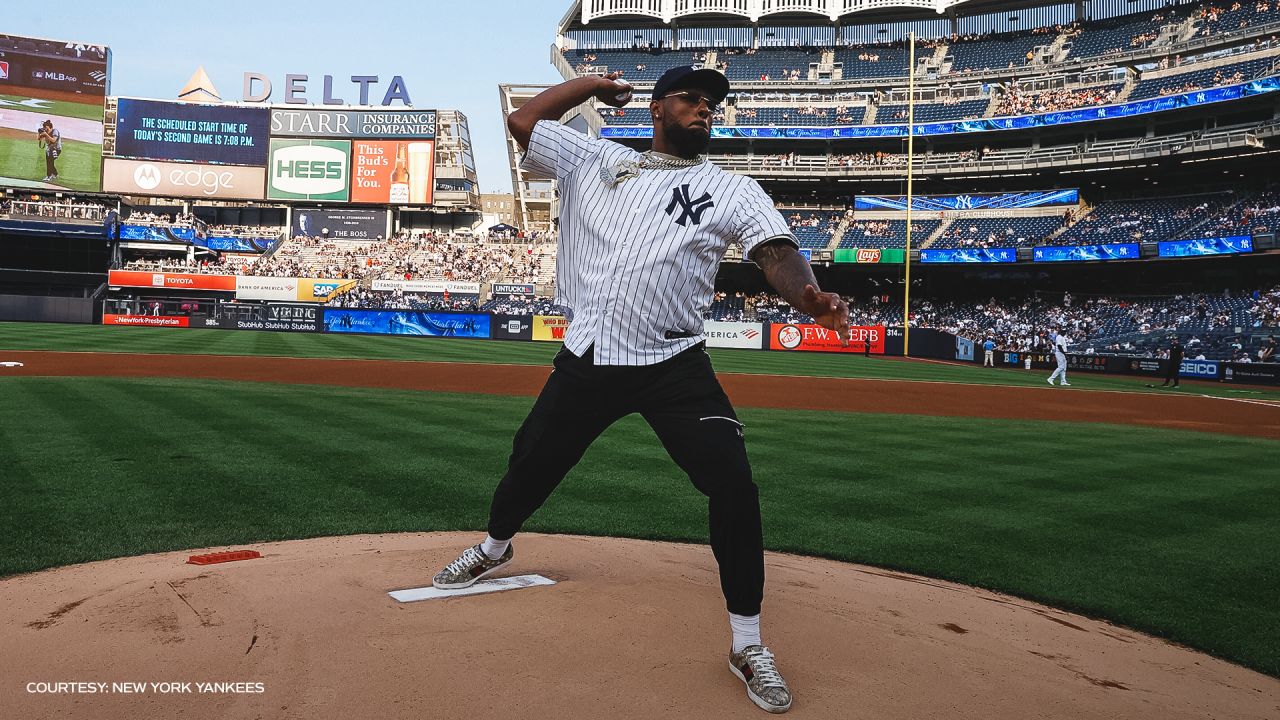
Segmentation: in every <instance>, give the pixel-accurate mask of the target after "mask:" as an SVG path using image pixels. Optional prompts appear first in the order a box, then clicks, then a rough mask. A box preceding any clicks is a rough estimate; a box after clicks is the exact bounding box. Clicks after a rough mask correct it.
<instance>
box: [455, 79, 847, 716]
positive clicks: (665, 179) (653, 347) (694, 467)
mask: <svg viewBox="0 0 1280 720" xmlns="http://www.w3.org/2000/svg"><path fill="white" fill-rule="evenodd" d="M728 93H729V81H728V80H727V79H726V78H725V77H724V75H722V74H720V73H719V72H717V71H715V70H712V69H709V68H700V67H698V66H682V67H677V68H673V69H672V70H669V71H668V72H666V73H665V74H663V76H662V77H661V78H659V80H658V82H657V83H656V84H655V85H654V90H653V100H652V101H651V102H650V103H649V112H650V114H651V116H652V119H653V149H652V150H650V151H648V152H645V153H639V152H636V151H634V150H632V149H630V148H627V147H625V146H622V145H619V144H616V143H612V142H609V141H605V140H600V139H592V138H589V137H587V136H585V135H583V134H581V133H579V132H577V131H575V130H572V129H570V128H568V127H565V126H564V125H561V124H560V123H559V122H557V120H558V118H560V117H562V116H563V115H564V114H565V113H567V112H569V111H570V110H572V109H573V108H575V107H577V106H578V105H580V104H582V103H584V102H588V101H590V100H592V99H593V98H594V99H596V100H598V101H600V102H603V103H605V104H606V105H610V106H613V107H622V106H624V105H626V104H627V103H628V102H629V101H630V100H631V88H630V86H629V85H626V84H625V83H623V82H621V81H619V80H617V74H616V73H612V74H609V75H605V76H603V77H601V76H591V77H580V78H575V79H573V80H570V81H568V82H565V83H562V84H560V85H557V86H555V87H553V88H550V89H548V90H546V91H544V92H543V93H541V94H540V95H538V96H537V97H535V98H533V99H532V100H530V101H529V102H528V103H527V104H525V105H524V106H523V107H521V108H520V109H519V110H517V111H515V112H514V113H512V114H511V115H510V117H509V119H508V121H507V126H508V128H509V129H510V130H511V134H512V136H513V137H514V138H515V139H516V141H517V142H518V143H520V146H521V147H522V148H525V149H526V154H525V158H524V161H523V163H522V167H523V168H524V169H525V170H527V171H530V172H532V173H535V174H538V175H543V176H545V177H549V178H554V179H555V180H556V181H557V183H558V187H559V191H560V204H561V208H560V218H559V223H560V237H559V240H558V243H559V244H558V247H557V252H558V256H557V262H556V302H557V303H558V304H559V305H561V306H562V307H564V308H565V312H566V315H567V316H568V318H569V320H570V325H569V329H568V332H567V333H566V335H565V342H564V348H563V349H561V350H560V352H559V354H557V355H556V358H555V360H554V367H555V370H554V371H553V372H552V373H551V377H550V378H548V380H547V384H546V386H545V387H544V388H543V389H542V393H541V394H540V395H539V396H538V399H537V401H536V402H535V403H534V406H533V409H532V411H530V413H529V416H528V418H526V420H525V421H524V424H523V425H522V426H521V427H520V430H519V431H518V432H517V433H516V436H515V440H514V442H513V447H512V452H511V458H510V461H509V465H508V469H507V473H506V475H505V476H504V477H503V478H502V481H501V482H500V483H499V484H498V487H497V490H496V491H495V492H494V496H493V501H492V504H491V506H490V510H489V527H488V531H489V533H488V537H486V538H485V540H484V542H482V543H480V544H478V545H475V546H473V547H471V548H468V549H467V550H466V551H465V552H463V553H462V555H461V556H460V557H459V558H458V559H457V560H455V561H453V562H452V563H450V564H449V565H448V566H447V567H445V568H444V570H442V571H441V572H440V573H439V574H437V575H436V576H435V579H434V584H435V586H436V587H439V588H462V587H467V586H469V585H471V584H472V583H474V582H475V581H476V580H478V579H480V578H482V577H485V576H487V575H489V574H490V573H492V572H494V571H496V570H498V569H499V568H501V567H503V566H505V565H506V564H507V563H509V562H510V561H511V558H512V548H511V538H512V536H513V535H515V534H516V532H517V531H519V529H520V527H521V525H523V524H524V522H525V520H527V519H528V518H529V517H530V516H531V515H532V514H533V513H534V511H536V510H537V509H538V507H539V506H541V505H542V503H543V502H544V501H545V500H546V499H547V497H548V496H549V495H550V494H551V492H552V491H553V490H555V488H556V485H557V484H559V482H560V481H561V479H563V478H564V476H565V475H566V474H567V473H568V472H569V470H570V469H571V468H572V467H573V466H574V465H576V464H577V462H578V460H579V459H581V457H582V454H583V453H584V452H585V451H586V449H587V447H588V446H589V445H590V444H591V443H592V441H594V440H595V439H596V437H598V436H599V435H600V433H602V432H604V430H605V429H606V428H607V427H609V426H610V425H611V424H613V423H614V422H615V421H616V420H618V419H619V418H621V417H623V416H625V415H629V414H631V413H640V415H641V416H643V417H644V419H645V420H646V421H647V422H648V423H649V425H650V426H651V427H652V428H653V429H654V431H655V433H656V434H657V435H658V438H659V439H660V440H661V442H662V444H663V446H664V447H665V448H666V450H667V452H668V453H669V454H670V455H671V457H672V459H673V460H675V462H676V464H677V465H679V466H680V468H681V469H682V470H684V471H685V472H686V473H687V474H688V475H689V479H690V480H691V481H692V482H693V484H694V486H695V487H697V488H698V490H700V491H701V492H702V493H703V494H705V495H706V496H707V497H708V499H709V517H710V529H711V547H712V551H713V553H714V555H715V558H716V561H717V563H718V564H719V567H720V587H721V590H722V592H723V593H724V596H725V601H726V605H727V607H728V611H729V621H730V628H731V630H732V634H733V645H732V647H731V650H730V654H729V666H730V669H731V670H732V672H733V673H734V674H735V675H737V676H738V678H739V679H741V680H743V682H744V683H745V684H746V686H747V694H748V697H750V698H751V700H752V701H753V702H754V703H755V704H756V705H758V706H760V707H761V708H763V709H765V710H768V711H770V712H785V711H786V710H787V709H789V708H790V707H791V691H790V689H789V688H788V687H787V684H786V682H785V681H784V680H783V678H782V675H781V674H779V672H778V669H777V666H776V664H775V661H774V656H773V653H772V652H771V651H770V650H769V649H768V648H767V647H765V646H764V644H763V643H762V642H761V639H760V604H761V601H762V599H763V596H764V546H763V538H762V535H761V523H760V502H759V499H758V494H757V488H756V484H755V482H754V481H753V479H752V475H751V467H750V465H749V463H748V462H747V453H746V445H745V440H744V436H743V426H742V423H740V422H739V421H738V417H737V415H736V413H735V412H734V410H733V406H732V405H730V403H729V399H728V398H727V397H726V396H725V394H724V391H723V390H722V389H721V387H720V383H719V382H718V381H717V380H716V376H715V373H714V372H713V370H712V368H711V361H710V358H709V357H708V355H707V353H706V351H705V349H704V347H705V341H704V339H703V335H702V330H703V326H702V322H703V321H702V311H703V310H704V309H705V308H707V307H709V306H710V304H711V298H712V290H713V283H714V280H715V275H716V269H717V267H718V266H719V263H720V261H721V259H722V258H723V256H724V253H725V250H726V249H727V248H728V247H729V245H730V244H731V243H738V244H741V245H742V248H743V252H744V253H745V254H746V255H747V256H748V257H750V258H751V259H752V260H754V261H755V262H756V264H757V265H759V266H760V268H761V269H762V270H763V271H764V274H765V277H766V279H767V280H768V281H769V283H770V284H771V285H772V286H773V287H774V288H775V289H776V290H777V291H778V293H779V294H780V295H781V296H782V297H783V298H784V299H786V300H787V301H788V302H789V303H791V304H792V305H793V306H794V307H796V308H797V309H798V310H800V311H801V312H804V313H806V314H808V315H810V316H812V317H813V318H814V320H815V321H816V322H818V323H819V324H821V325H823V326H824V327H827V328H830V329H832V330H834V331H836V333H837V335H838V336H839V337H840V338H841V342H842V344H843V345H845V346H847V345H848V337H849V308H848V306H847V305H846V304H845V302H844V301H843V300H842V299H841V298H840V297H839V296H838V295H836V294H834V293H825V292H822V291H820V290H819V289H818V282H817V280H816V279H814V276H813V271H812V270H811V269H810V267H809V263H808V261H806V260H805V259H804V257H803V256H801V255H800V253H799V252H798V251H797V248H798V243H797V242H796V239H795V237H794V236H793V235H792V234H791V231H790V229H789V228H788V227H787V223H786V221H785V220H784V219H783V217H782V216H781V215H780V214H779V213H778V211H777V210H776V209H774V205H773V201H772V200H771V199H770V198H769V196H768V195H766V194H765V193H764V191H763V190H762V189H761V188H760V186H759V184H758V183H756V181H755V180H752V179H751V178H748V177H744V176H741V175H733V174H731V173H727V172H725V171H723V170H721V169H720V168H719V167H717V166H715V165H713V164H712V163H710V162H708V161H707V157H706V155H705V154H704V153H705V152H706V149H707V145H708V143H709V141H710V132H711V118H712V115H713V113H715V111H716V110H717V109H718V107H719V105H720V103H721V102H723V101H724V98H725V96H726V95H727V94H728Z"/></svg>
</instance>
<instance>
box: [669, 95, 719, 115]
mask: <svg viewBox="0 0 1280 720" xmlns="http://www.w3.org/2000/svg"><path fill="white" fill-rule="evenodd" d="M672 97H678V98H684V100H685V102H688V103H690V104H692V105H697V104H699V103H706V104H707V109H708V110H710V111H711V112H716V111H717V110H719V109H720V101H719V100H716V99H714V98H709V97H707V96H706V95H703V94H702V93H697V92H693V91H690V90H675V91H673V92H669V93H667V94H666V95H663V96H662V99H663V100H666V99H667V98H672Z"/></svg>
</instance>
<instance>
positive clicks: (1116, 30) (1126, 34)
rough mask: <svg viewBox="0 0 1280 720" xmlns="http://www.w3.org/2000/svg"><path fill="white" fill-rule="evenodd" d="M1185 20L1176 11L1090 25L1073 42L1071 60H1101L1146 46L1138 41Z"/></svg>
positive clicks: (1139, 14) (1134, 16)
mask: <svg viewBox="0 0 1280 720" xmlns="http://www.w3.org/2000/svg"><path fill="white" fill-rule="evenodd" d="M1185 19H1186V13H1185V12H1183V13H1181V15H1180V16H1179V13H1178V12H1177V11H1176V10H1157V11H1154V12H1145V13H1138V14H1135V15H1126V16H1123V17H1119V18H1111V19H1109V20H1102V21H1100V22H1094V23H1088V24H1086V25H1085V26H1084V29H1083V31H1082V32H1081V33H1080V34H1079V35H1078V36H1076V37H1075V38H1073V39H1072V41H1071V52H1070V54H1069V55H1068V57H1069V58H1070V59H1076V58H1086V57H1097V56H1100V55H1112V54H1115V53H1120V52H1128V51H1130V50H1134V49H1137V48H1140V47H1145V46H1146V45H1148V44H1149V43H1147V42H1139V43H1136V44H1135V42H1134V39H1135V38H1138V37H1140V36H1149V35H1151V34H1156V33H1159V31H1160V28H1161V27H1162V26H1163V25H1165V24H1167V23H1171V22H1178V21H1180V20H1185Z"/></svg>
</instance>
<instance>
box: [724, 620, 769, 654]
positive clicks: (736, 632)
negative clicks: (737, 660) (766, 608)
mask: <svg viewBox="0 0 1280 720" xmlns="http://www.w3.org/2000/svg"><path fill="white" fill-rule="evenodd" d="M729 627H731V628H733V651H734V652H742V650H743V649H744V648H746V647H747V646H748V645H761V644H763V643H761V642H760V616H759V615H734V614H733V613H729Z"/></svg>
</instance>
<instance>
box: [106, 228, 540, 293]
mask: <svg viewBox="0 0 1280 720" xmlns="http://www.w3.org/2000/svg"><path fill="white" fill-rule="evenodd" d="M543 258H544V255H542V254H540V253H535V252H534V246H533V245H532V244H530V243H529V242H527V241H523V240H522V241H517V242H497V241H495V240H494V239H491V238H488V237H487V236H483V235H480V236H473V235H461V234H453V233H435V232H411V233H402V234H398V235H395V236H393V237H391V238H390V239H387V240H383V239H377V240H338V239H334V238H324V237H305V236H296V237H293V238H290V239H289V240H287V241H285V242H284V243H282V244H281V245H280V247H279V248H278V249H277V250H276V251H275V252H274V253H272V254H271V255H269V256H249V255H240V254H233V253H227V254H221V255H211V256H208V257H202V258H200V259H198V260H191V261H188V260H186V259H185V258H164V259H150V258H139V259H131V260H129V261H128V262H126V263H125V264H124V269H130V270H154V271H160V272H187V273H202V274H227V275H255V276H260V277H313V278H331V279H358V278H373V279H394V280H420V279H440V280H451V281H459V282H488V281H494V280H498V281H504V282H518V283H532V282H536V281H537V280H538V279H539V274H540V273H541V271H542V262H543Z"/></svg>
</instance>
